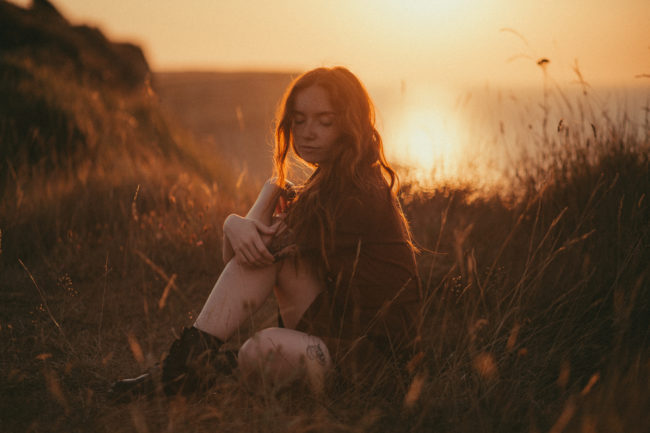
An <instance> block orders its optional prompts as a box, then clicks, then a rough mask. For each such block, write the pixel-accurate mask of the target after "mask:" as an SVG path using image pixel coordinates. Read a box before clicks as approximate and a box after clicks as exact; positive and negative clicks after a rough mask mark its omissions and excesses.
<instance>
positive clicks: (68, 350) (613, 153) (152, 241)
mask: <svg viewBox="0 0 650 433" xmlns="http://www.w3.org/2000/svg"><path fill="white" fill-rule="evenodd" d="M0 6H2V7H3V8H4V7H8V6H6V4H5V3H0ZM12 11H13V12H12V13H18V12H16V11H15V10H13V9H12ZM26 19H27V18H26ZM29 19H31V20H36V21H35V22H36V23H37V24H38V23H39V21H38V20H37V18H35V16H32V17H30V18H29ZM0 28H6V27H2V26H0ZM52 31H53V32H55V33H56V32H59V33H64V34H65V35H66V36H59V37H58V39H64V40H74V37H73V36H72V33H71V34H68V33H66V32H69V31H71V30H70V28H69V26H67V24H66V23H65V22H64V21H60V26H59V27H57V28H56V30H52ZM51 39H52V38H49V39H48V40H51ZM54 39H55V40H56V39H57V38H54ZM82 39H83V38H82ZM2 40H6V39H2ZM71 44H72V45H71V46H72V47H73V48H74V49H73V48H70V47H68V48H66V49H65V50H63V51H62V52H63V53H69V52H71V51H74V50H75V49H76V50H77V51H78V52H83V53H85V54H83V56H85V57H86V58H87V57H88V56H91V57H93V56H98V57H99V58H98V59H96V60H95V62H96V63H101V62H102V60H101V59H103V58H104V55H100V54H98V53H100V52H104V51H106V50H107V49H108V48H107V47H108V46H104V45H102V47H103V48H102V49H101V50H98V49H96V48H93V49H89V48H84V47H83V44H84V42H79V43H78V44H77V45H75V43H71ZM29 47H30V48H29V49H26V48H25V47H24V46H23V47H18V48H16V47H13V48H11V49H9V48H6V47H5V48H3V51H2V57H1V58H0V61H1V62H2V63H0V64H1V65H2V68H1V69H0V73H1V74H2V75H1V77H2V78H1V79H0V91H2V92H5V93H4V94H7V92H20V93H19V94H18V95H15V94H12V95H14V97H12V98H11V99H9V100H11V101H12V102H11V103H12V104H13V103H16V101H19V102H20V104H24V105H22V107H24V108H23V109H22V111H21V112H31V113H38V115H34V116H33V117H31V118H29V119H30V120H29V122H25V123H22V124H21V123H20V122H19V120H18V119H17V118H16V117H15V116H14V117H12V113H15V107H16V105H12V106H11V107H9V108H7V107H8V106H6V105H3V108H2V110H4V111H0V114H2V116H0V122H1V124H2V129H0V133H2V134H3V135H2V142H1V143H2V146H3V147H2V149H3V155H9V156H8V157H7V156H5V161H3V164H5V163H6V164H5V165H3V170H2V173H1V174H2V179H0V182H2V190H1V192H0V194H1V197H2V200H1V201H0V230H2V238H1V243H0V249H1V253H0V367H1V369H0V387H1V388H0V428H2V430H3V431H26V430H32V431H88V430H92V431H101V430H106V431H139V432H141V431H214V430H215V428H216V429H218V430H219V431H235V430H236V431H264V432H268V431H278V432H286V431H296V432H298V431H432V430H435V431H457V432H461V431H462V432H474V431H495V432H496V431H499V432H500V431H549V430H551V429H552V428H555V430H554V431H560V430H562V428H564V431H581V432H585V431H617V430H622V431H632V432H634V431H639V432H641V431H644V426H647V425H648V422H649V420H648V415H647V413H645V408H647V407H648V405H649V404H650V392H649V391H648V390H649V389H650V386H648V385H649V382H648V380H649V376H648V373H649V368H650V366H649V364H648V359H649V358H648V329H650V323H648V320H649V319H648V318H649V317H650V311H648V307H649V306H650V299H649V297H650V291H649V290H648V282H647V281H648V278H649V277H650V276H649V275H648V272H649V263H650V257H648V256H649V251H650V249H649V248H648V247H649V245H648V244H649V239H648V229H649V227H648V221H649V220H650V215H649V207H648V193H649V192H650V191H649V189H650V179H649V178H648V176H649V174H648V173H649V172H650V170H649V167H648V163H649V162H648V146H649V144H650V143H648V141H647V138H646V140H645V141H643V140H641V141H639V140H637V139H633V138H629V137H626V136H625V135H624V134H623V132H621V130H620V129H616V128H614V127H611V125H608V126H607V128H608V129H609V130H608V131H607V133H606V134H605V133H603V134H600V136H599V137H598V138H597V139H594V138H593V137H592V138H590V140H591V141H590V145H587V142H586V138H584V137H575V138H572V139H571V141H570V144H571V145H572V148H573V149H574V150H577V151H576V152H572V154H571V155H560V154H559V153H558V154H556V155H554V156H552V157H551V158H552V159H551V161H550V163H548V162H549V161H547V164H545V167H546V168H545V175H546V178H547V179H550V180H548V181H547V182H546V183H544V184H543V185H540V183H541V182H540V180H539V179H540V178H539V175H538V174H533V173H536V172H535V170H534V169H533V168H532V167H529V169H528V171H527V172H528V173H530V174H529V177H528V178H524V179H522V180H521V191H520V192H519V195H518V198H517V199H507V200H506V199H504V198H503V197H502V196H499V195H496V194H492V195H489V194H486V195H482V196H480V197H478V198H476V197H474V195H475V194H474V192H473V191H471V190H470V189H461V188H455V189H451V188H442V187H441V188H440V189H438V190H436V191H433V192H428V193H424V192H415V191H412V192H409V191H407V190H405V192H404V196H403V200H404V202H405V208H406V211H407V213H408V215H409V218H410V220H411V221H412V225H413V232H414V235H415V238H416V239H417V241H418V242H419V243H420V245H421V246H422V247H423V248H424V249H426V250H431V251H435V253H433V254H431V253H427V252H423V254H422V255H421V256H420V266H421V270H422V278H423V282H424V284H423V287H424V292H425V296H426V302H425V304H424V306H423V307H424V308H423V312H424V323H423V340H424V342H425V351H426V356H425V358H424V362H423V366H422V370H421V374H420V375H418V376H416V378H415V379H413V381H412V383H411V380H410V379H409V381H406V382H405V383H404V384H403V386H404V387H405V388H406V387H409V386H411V392H410V393H409V395H410V396H411V398H412V401H413V403H412V405H410V406H409V407H407V408H403V404H402V397H399V396H398V397H397V398H398V399H397V401H394V400H395V398H396V396H395V395H390V396H387V395H384V394H381V393H378V394H377V393H373V392H372V390H368V389H358V388H356V387H354V386H353V387H352V388H350V389H347V390H343V391H341V390H337V392H336V393H333V394H332V395H329V396H327V397H325V398H318V399H315V398H312V397H309V396H307V397H306V396H305V395H303V394H300V393H296V392H292V391H289V392H284V393H276V392H274V390H272V389H264V390H262V391H261V392H259V393H250V392H248V391H247V390H246V389H245V388H243V387H242V386H240V384H239V383H238V379H237V378H227V379H224V381H223V383H220V384H219V385H218V386H217V387H216V388H215V389H214V390H213V391H212V392H210V393H208V394H206V395H203V396H197V397H196V398H191V399H187V400H185V399H167V398H164V397H162V396H159V395H157V396H155V397H154V398H153V399H151V400H146V399H143V400H139V401H136V402H134V403H132V404H130V405H113V404H110V403H109V402H108V401H107V400H106V395H105V394H104V391H105V389H106V385H107V383H109V382H110V380H112V379H113V378H115V377H116V376H120V375H124V374H134V373H137V372H138V371H139V370H140V369H141V368H142V366H141V365H139V364H138V362H136V361H135V360H134V353H137V350H135V349H136V348H137V346H139V347H140V348H141V350H142V352H143V357H144V359H143V360H142V361H141V362H142V363H144V364H151V363H153V362H155V360H156V359H157V358H158V356H159V355H160V354H161V353H162V352H164V350H165V349H166V348H167V346H168V344H169V342H170V340H171V338H172V335H173V333H174V332H177V331H178V329H179V327H180V326H182V325H183V324H188V323H190V321H191V318H192V316H194V315H195V314H196V310H197V308H199V307H200V305H201V302H202V300H203V298H204V297H205V295H206V294H207V290H208V289H209V287H211V285H212V284H213V282H214V279H215V278H216V276H217V275H218V271H219V269H220V268H221V266H222V263H220V261H219V257H218V256H219V254H218V251H219V248H220V241H219V238H220V229H219V227H220V224H221V221H222V219H223V216H224V215H225V214H226V213H227V212H230V211H233V210H235V211H237V210H239V211H241V210H243V209H244V208H245V207H246V205H247V204H248V203H250V200H251V191H247V190H245V189H241V188H240V189H238V188H237V187H236V186H235V179H234V175H233V174H231V173H228V171H227V170H226V169H225V168H224V167H222V166H219V161H210V160H209V159H208V158H207V156H203V155H201V157H197V156H196V153H197V152H198V151H197V150H195V149H196V148H195V147H193V145H192V143H191V141H189V140H187V139H186V138H185V137H184V136H183V135H182V134H181V133H179V132H174V131H172V129H170V127H169V126H168V122H167V121H166V120H165V118H164V117H163V116H162V115H161V114H160V113H159V111H158V104H157V101H156V97H155V95H154V94H152V93H151V92H150V91H149V89H148V87H147V85H146V81H145V77H146V74H145V75H143V76H142V77H141V81H138V80H135V82H130V81H129V80H123V79H116V81H112V79H111V78H110V77H109V78H106V77H104V78H97V77H95V76H94V74H93V73H92V72H91V71H92V68H90V70H89V71H88V72H85V71H86V69H84V68H83V67H81V69H77V67H76V66H75V67H72V66H70V67H61V66H60V65H61V62H62V61H63V64H67V63H65V59H67V58H69V57H70V56H69V55H64V54H60V53H59V54H56V58H55V60H56V62H54V63H52V62H50V61H49V60H48V58H47V56H45V55H44V54H43V53H40V54H39V52H38V49H37V47H38V44H32V45H30V46H29ZM47 50H48V52H50V53H51V52H55V51H56V50H53V49H52V48H51V47H47ZM52 56H54V55H53V54H52ZM92 63H93V62H91V64H92ZM71 64H74V62H73V63H71ZM115 74H117V73H114V74H113V75H115ZM118 75H119V74H118ZM2 100H3V101H8V99H2ZM5 104H6V102H5ZM29 104H31V105H29ZM12 119H13V120H12ZM603 129H606V128H605V126H603ZM7 149H10V150H7ZM25 149H28V150H27V151H26V150H25ZM585 154H586V155H588V156H589V158H583V157H581V155H585ZM549 167H550V168H549ZM235 174H237V173H235ZM470 197H472V199H470ZM19 259H20V261H19ZM21 262H22V264H24V266H23V265H22V264H21ZM32 278H33V279H32ZM166 288H170V291H169V295H168V297H166V298H165V297H164V296H163V294H164V292H165V289H166ZM163 299H164V302H162V300H163ZM269 317H270V315H269V314H268V312H267V313H265V314H261V315H258V316H256V318H255V319H254V321H255V323H253V324H252V327H255V326H261V325H263V323H261V322H263V321H268V320H271V319H269ZM244 332H246V331H244ZM129 339H130V341H131V342H132V344H131V347H129V344H128V341H129ZM386 380H387V378H386V377H380V378H378V379H377V382H376V385H378V386H377V388H381V385H382V384H383V382H385V381H386ZM413 384H414V385H413ZM417 384H421V385H422V387H421V388H420V391H421V392H420V393H418V392H416V391H417V390H418V386H417ZM561 427H562V428H561Z"/></svg>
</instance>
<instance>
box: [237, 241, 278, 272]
mask: <svg viewBox="0 0 650 433" xmlns="http://www.w3.org/2000/svg"><path fill="white" fill-rule="evenodd" d="M235 255H236V256H237V258H238V259H239V262H240V263H242V264H244V265H247V266H253V267H263V266H269V265H272V264H273V263H274V261H275V259H274V258H273V255H272V254H271V253H270V252H269V250H268V249H267V248H266V246H265V245H264V243H263V242H262V240H261V239H259V238H257V239H255V240H253V241H252V244H248V245H247V244H243V245H241V246H239V248H236V249H235Z"/></svg>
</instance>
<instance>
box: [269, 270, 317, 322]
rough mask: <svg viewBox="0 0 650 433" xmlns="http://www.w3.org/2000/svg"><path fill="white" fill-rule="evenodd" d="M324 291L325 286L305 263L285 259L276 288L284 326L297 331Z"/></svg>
mask: <svg viewBox="0 0 650 433" xmlns="http://www.w3.org/2000/svg"><path fill="white" fill-rule="evenodd" d="M323 290H325V285H324V284H323V282H322V281H320V280H319V279H318V278H317V276H316V275H315V274H314V273H313V272H312V271H311V269H310V267H309V266H307V264H306V263H305V262H304V261H301V260H295V259H293V258H288V259H285V260H284V261H283V262H282V263H281V267H280V270H279V272H278V276H277V283H276V286H275V297H276V299H277V301H278V306H279V307H280V314H281V315H282V321H283V322H284V326H285V327H287V328H290V329H295V327H296V326H297V325H298V322H299V321H300V318H301V317H302V315H303V314H304V313H305V311H306V310H307V308H309V306H310V305H311V304H312V302H314V300H315V299H316V297H317V296H318V294H319V293H321V292H322V291H323Z"/></svg>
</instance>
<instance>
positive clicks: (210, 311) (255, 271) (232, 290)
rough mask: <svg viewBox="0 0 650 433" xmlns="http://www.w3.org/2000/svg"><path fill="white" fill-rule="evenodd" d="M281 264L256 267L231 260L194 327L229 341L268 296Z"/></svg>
mask: <svg viewBox="0 0 650 433" xmlns="http://www.w3.org/2000/svg"><path fill="white" fill-rule="evenodd" d="M279 267H280V264H274V265H271V266H267V267H262V268H254V267H249V266H245V265H242V264H240V263H239V262H237V260H234V259H233V260H230V261H229V262H228V263H227V264H226V267H225V268H224V270H223V272H222V273H221V275H220V276H219V279H218V280H217V283H216V284H215V285H214V288H213V289H212V292H211V293H210V296H209V297H208V300H207V301H206V302H205V304H204V305H203V309H202V310H201V313H200V314H199V317H198V318H197V319H196V322H194V326H195V327H196V328H198V329H200V330H201V331H204V332H207V333H208V334H212V335H214V336H215V337H218V338H219V339H221V340H222V341H226V340H227V339H228V338H230V336H231V335H232V334H233V333H234V332H235V331H236V330H237V328H238V327H239V326H240V325H241V324H242V323H244V321H245V320H246V319H247V318H248V317H250V315H251V314H252V313H254V312H255V311H256V310H257V309H258V308H259V306H260V305H261V304H262V303H263V302H264V300H265V299H266V298H267V297H268V296H269V294H270V293H271V290H272V289H273V286H274V285H275V282H276V279H277V274H278V269H279Z"/></svg>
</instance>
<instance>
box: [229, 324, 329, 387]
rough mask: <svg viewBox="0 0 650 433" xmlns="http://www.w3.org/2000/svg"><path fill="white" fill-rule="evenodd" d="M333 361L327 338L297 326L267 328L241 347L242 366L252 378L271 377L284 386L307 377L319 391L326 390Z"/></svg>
mask: <svg viewBox="0 0 650 433" xmlns="http://www.w3.org/2000/svg"><path fill="white" fill-rule="evenodd" d="M331 365H332V360H331V357H330V353H329V350H328V349H327V346H326V345H325V343H324V342H323V340H321V339H320V338H318V337H315V336H313V335H307V334H305V333H304V332H299V331H295V330H293V329H286V328H267V329H264V330H262V331H260V332H258V333H256V334H255V335H254V336H253V337H252V338H249V339H248V340H246V342H245V343H244V344H243V345H242V347H241V349H240V350H239V368H240V369H241V371H242V373H243V376H244V377H245V378H246V379H247V380H249V381H250V382H255V381H259V380H262V381H264V380H269V381H270V384H271V385H273V386H276V385H280V386H281V385H285V384H288V383H290V382H292V381H294V380H299V379H303V378H305V377H306V379H307V383H308V384H309V386H310V388H311V389H312V391H314V392H315V393H319V392H321V391H322V390H323V385H324V383H325V376H326V374H327V371H328V370H329V369H330V368H331Z"/></svg>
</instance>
